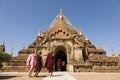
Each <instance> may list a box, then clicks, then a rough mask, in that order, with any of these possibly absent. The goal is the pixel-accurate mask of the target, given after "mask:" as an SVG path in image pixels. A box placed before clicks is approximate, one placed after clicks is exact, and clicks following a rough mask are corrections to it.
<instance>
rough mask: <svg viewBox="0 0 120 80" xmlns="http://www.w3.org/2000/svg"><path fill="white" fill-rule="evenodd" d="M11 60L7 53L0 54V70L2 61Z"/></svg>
mask: <svg viewBox="0 0 120 80" xmlns="http://www.w3.org/2000/svg"><path fill="white" fill-rule="evenodd" d="M10 59H11V56H10V55H9V54H7V53H2V52H0V68H2V66H3V65H2V63H1V62H2V61H9V60H10Z"/></svg>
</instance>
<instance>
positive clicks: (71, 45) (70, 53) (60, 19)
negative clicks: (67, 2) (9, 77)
mask: <svg viewBox="0 0 120 80" xmlns="http://www.w3.org/2000/svg"><path fill="white" fill-rule="evenodd" d="M35 50H36V51H41V52H42V57H43V63H45V60H46V54H47V53H49V52H51V51H53V52H54V55H55V61H54V62H55V63H56V62H57V60H58V59H61V60H62V61H64V62H65V69H64V70H63V71H71V70H70V69H72V71H73V72H118V71H120V58H119V56H115V55H114V53H113V54H112V56H111V57H109V56H107V55H106V51H105V50H104V49H103V48H102V46H100V47H99V48H98V49H97V48H96V46H95V45H94V44H93V43H91V41H90V40H89V38H88V36H84V35H83V34H82V29H80V32H78V30H76V28H75V27H74V26H73V25H72V24H71V23H70V21H69V20H68V19H67V17H65V16H64V15H63V13H62V11H61V10H60V14H59V15H57V16H56V17H55V18H54V20H53V22H52V23H51V24H50V25H49V27H48V28H47V29H46V31H45V32H43V31H42V30H40V31H39V33H38V35H37V36H36V38H35V40H34V41H33V43H31V44H30V45H29V46H28V48H27V49H26V48H25V47H22V48H21V50H20V51H19V53H18V56H16V57H13V58H12V59H11V60H10V61H8V62H3V65H4V66H3V68H2V71H26V67H25V62H26V59H27V57H28V55H29V54H30V53H31V52H32V51H35ZM70 66H71V67H70ZM56 67H57V66H56V65H55V66H54V71H57V70H56ZM43 71H44V70H43Z"/></svg>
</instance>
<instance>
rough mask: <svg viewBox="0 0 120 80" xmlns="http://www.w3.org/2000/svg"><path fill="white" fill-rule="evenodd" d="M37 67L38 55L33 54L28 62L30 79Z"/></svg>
mask: <svg viewBox="0 0 120 80" xmlns="http://www.w3.org/2000/svg"><path fill="white" fill-rule="evenodd" d="M35 65H36V54H35V53H34V52H32V53H31V54H29V56H28V58H27V60H26V67H27V68H28V72H29V77H31V74H32V72H33V71H34V68H35Z"/></svg>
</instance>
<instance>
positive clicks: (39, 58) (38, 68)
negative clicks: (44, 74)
mask: <svg viewBox="0 0 120 80" xmlns="http://www.w3.org/2000/svg"><path fill="white" fill-rule="evenodd" d="M41 54H42V52H38V53H37V54H36V65H35V69H34V72H35V75H34V76H35V77H37V76H38V73H39V72H40V71H41V69H42V56H41Z"/></svg>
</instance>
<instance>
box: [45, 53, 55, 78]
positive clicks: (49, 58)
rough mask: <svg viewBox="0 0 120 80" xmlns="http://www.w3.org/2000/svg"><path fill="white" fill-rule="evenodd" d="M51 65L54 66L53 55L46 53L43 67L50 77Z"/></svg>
mask: <svg viewBox="0 0 120 80" xmlns="http://www.w3.org/2000/svg"><path fill="white" fill-rule="evenodd" d="M53 65H54V53H53V52H51V53H48V55H47V58H46V62H45V67H46V68H47V70H48V72H49V73H50V76H52V73H53Z"/></svg>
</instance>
